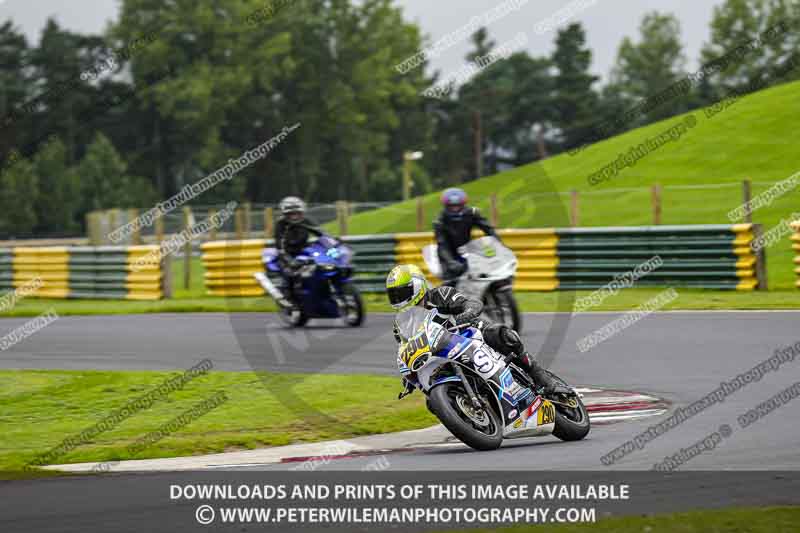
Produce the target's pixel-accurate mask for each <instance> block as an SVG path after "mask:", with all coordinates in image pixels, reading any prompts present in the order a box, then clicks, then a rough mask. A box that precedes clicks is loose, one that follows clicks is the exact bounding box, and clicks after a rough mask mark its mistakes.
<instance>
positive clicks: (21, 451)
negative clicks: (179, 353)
mask: <svg viewBox="0 0 800 533" xmlns="http://www.w3.org/2000/svg"><path fill="white" fill-rule="evenodd" d="M177 375H180V373H177V372H128V371H125V372H119V371H114V372H106V371H103V372H101V371H53V370H44V371H40V370H23V371H20V370H3V371H0V391H2V393H1V394H0V413H2V415H0V420H2V421H3V427H4V431H3V432H0V471H2V472H5V473H6V474H4V475H3V477H5V478H9V477H11V478H14V477H30V476H27V475H23V474H21V471H22V469H23V467H24V465H25V464H27V463H29V462H30V461H32V460H33V459H34V458H35V457H37V456H39V455H40V454H43V453H45V452H47V451H49V450H50V449H51V448H53V447H55V446H58V445H59V444H60V443H61V442H62V441H63V440H64V439H65V438H67V437H70V436H76V435H78V434H80V433H81V432H82V431H83V430H85V429H87V428H89V427H92V426H94V425H95V424H97V423H98V422H100V421H101V420H103V419H104V418H105V417H107V416H109V415H110V414H111V413H113V412H115V411H116V410H117V409H120V408H121V407H123V406H124V405H125V404H126V403H127V402H129V401H131V400H134V399H136V398H139V397H141V396H143V395H144V394H146V393H148V392H149V391H152V390H154V389H155V388H156V387H158V385H159V384H161V383H162V382H164V381H165V380H166V379H169V378H171V377H174V376H177ZM399 388H400V385H399V380H398V379H397V378H395V377H382V376H364V375H331V374H325V375H311V374H303V375H300V374H298V375H294V374H272V373H265V374H261V373H259V374H258V375H256V374H254V373H252V372H217V371H211V372H209V373H208V374H206V375H201V376H199V377H196V378H195V379H193V380H191V381H189V382H188V383H187V384H186V385H185V386H184V387H183V388H182V389H180V390H176V391H174V392H172V393H170V394H168V395H166V397H164V398H163V399H160V400H158V401H156V402H155V403H153V404H152V405H151V406H150V407H149V408H146V409H143V410H141V411H138V412H136V413H135V414H133V416H130V417H129V418H127V419H125V420H123V421H122V422H120V423H119V424H118V425H117V426H115V427H112V428H111V429H110V430H109V431H106V432H104V433H100V434H98V435H96V436H95V437H94V438H92V439H91V440H89V441H87V442H85V443H81V444H80V445H79V446H77V447H76V448H75V449H73V450H72V451H69V452H68V453H66V454H64V455H63V456H61V457H59V458H58V459H57V460H56V461H55V462H56V463H58V464H62V463H78V462H93V461H98V462H101V461H113V460H126V459H149V458H158V457H174V456H188V455H196V454H207V453H216V452H224V451H232V450H245V449H254V448H260V447H265V446H281V445H286V444H293V443H300V442H314V441H323V440H331V439H341V438H349V437H356V436H361V435H371V434H376V433H388V432H394V431H403V430H407V429H419V428H424V427H428V426H431V425H433V424H434V423H435V419H434V418H433V417H432V416H431V415H430V414H429V413H428V411H427V410H426V409H425V406H424V399H423V397H422V395H412V396H411V397H409V398H406V399H404V400H403V401H397V399H396V398H397V392H398V391H399ZM220 392H224V393H225V395H226V396H227V398H228V400H227V401H226V402H223V403H222V404H221V405H219V406H218V407H216V408H214V409H212V410H211V411H209V412H208V413H206V414H205V415H203V416H201V417H199V418H196V419H194V420H193V421H191V423H189V424H188V425H186V426H184V427H182V428H180V429H179V430H178V431H176V432H175V433H172V434H170V435H168V436H167V437H165V438H163V439H162V440H159V441H157V442H155V443H153V444H151V445H150V446H148V447H147V448H145V449H143V450H142V451H140V452H138V453H131V452H129V451H128V450H127V448H128V446H129V445H131V444H132V443H134V442H136V441H137V440H138V439H140V438H142V437H144V436H145V435H147V434H148V433H149V432H152V431H155V430H157V429H159V428H160V427H161V426H162V425H163V424H165V423H167V422H169V421H171V420H173V419H174V418H176V417H178V416H180V415H181V414H183V413H184V412H187V411H188V410H190V409H191V408H192V407H194V406H196V405H197V404H199V403H200V402H202V401H203V400H205V399H208V398H210V397H212V396H214V395H215V394H217V393H220ZM289 395H291V396H292V397H293V398H301V399H302V402H304V403H305V405H300V404H299V403H298V402H297V401H296V400H294V399H292V398H289V397H288V396H289ZM323 416H324V417H331V418H332V419H333V420H335V421H336V423H330V422H327V423H325V422H324V419H323ZM34 475H35V474H34Z"/></svg>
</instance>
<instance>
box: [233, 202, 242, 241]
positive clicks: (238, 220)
mask: <svg viewBox="0 0 800 533" xmlns="http://www.w3.org/2000/svg"><path fill="white" fill-rule="evenodd" d="M243 219H244V216H243V213H242V209H241V208H240V207H238V208H236V211H235V214H234V218H233V223H234V231H235V232H236V240H237V241H241V240H242V236H243V235H244V220H243Z"/></svg>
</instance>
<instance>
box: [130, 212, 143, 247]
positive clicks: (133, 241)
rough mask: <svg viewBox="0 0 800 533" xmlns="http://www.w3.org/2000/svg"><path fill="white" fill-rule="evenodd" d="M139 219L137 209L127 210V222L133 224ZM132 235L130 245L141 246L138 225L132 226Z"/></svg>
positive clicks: (140, 234)
mask: <svg viewBox="0 0 800 533" xmlns="http://www.w3.org/2000/svg"><path fill="white" fill-rule="evenodd" d="M137 218H139V210H138V209H128V222H133V221H134V220H136V219H137ZM134 228H135V229H134V230H133V233H132V234H131V244H142V230H141V229H140V228H139V226H138V225H134Z"/></svg>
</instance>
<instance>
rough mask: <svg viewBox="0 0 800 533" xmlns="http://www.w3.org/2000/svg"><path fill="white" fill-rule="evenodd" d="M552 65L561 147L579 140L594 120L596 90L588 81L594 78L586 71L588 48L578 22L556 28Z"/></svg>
mask: <svg viewBox="0 0 800 533" xmlns="http://www.w3.org/2000/svg"><path fill="white" fill-rule="evenodd" d="M552 61H553V65H554V66H555V67H556V76H555V80H554V96H553V105H554V107H555V115H556V117H555V122H556V124H557V126H558V127H559V129H560V138H561V139H560V140H561V146H562V148H563V149H569V148H573V147H576V146H579V145H581V144H582V142H583V141H584V140H585V139H587V138H589V136H590V131H591V126H592V125H593V124H594V122H596V120H597V117H596V114H595V110H596V108H597V100H598V98H597V94H596V93H595V92H594V90H593V89H592V85H593V84H594V83H595V82H596V81H597V80H598V77H597V76H593V75H592V74H590V72H589V68H590V67H591V63H592V51H591V50H589V49H588V48H586V33H585V32H584V30H583V28H582V27H581V25H580V24H570V25H569V26H568V27H567V28H565V29H563V30H559V31H558V36H557V37H556V49H555V51H554V52H553V58H552Z"/></svg>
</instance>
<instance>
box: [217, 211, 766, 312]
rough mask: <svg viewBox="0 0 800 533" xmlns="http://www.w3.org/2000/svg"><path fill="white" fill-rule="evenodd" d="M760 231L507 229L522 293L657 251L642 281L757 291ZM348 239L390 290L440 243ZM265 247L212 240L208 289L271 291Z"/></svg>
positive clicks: (358, 278)
mask: <svg viewBox="0 0 800 533" xmlns="http://www.w3.org/2000/svg"><path fill="white" fill-rule="evenodd" d="M755 231H756V227H754V226H753V225H751V224H736V225H696V226H639V227H607V228H605V227H604V228H561V229H552V228H539V229H527V230H501V232H500V235H501V236H502V238H503V239H504V241H505V242H506V244H508V245H509V246H511V247H512V249H513V250H514V252H515V253H516V254H517V255H518V257H519V260H520V267H519V270H518V271H517V277H516V279H515V283H514V287H515V290H519V291H551V290H590V289H597V288H600V287H602V286H604V285H606V284H607V283H609V282H611V281H614V280H615V278H618V277H620V276H625V275H630V273H631V272H632V271H633V270H634V269H636V268H637V267H638V266H639V265H641V264H642V263H645V262H646V261H648V260H650V259H652V258H653V257H655V256H658V257H659V259H660V260H661V262H662V264H661V265H660V267H659V268H657V269H656V270H654V271H651V272H649V273H647V274H646V275H644V276H643V277H640V278H639V279H638V280H636V281H635V282H634V285H636V286H642V287H673V286H675V287H697V288H707V289H731V290H732V289H737V290H752V289H754V288H757V287H763V286H764V285H763V284H762V283H763V282H764V280H763V279H762V277H763V264H762V263H760V261H761V259H760V258H759V257H757V255H756V254H754V253H753V251H752V250H751V248H750V245H751V243H752V242H753V239H754V234H755ZM342 240H343V241H344V242H345V243H347V245H348V246H350V247H351V248H352V249H353V252H354V256H353V264H354V268H355V278H354V279H355V283H356V284H357V285H358V287H359V288H360V289H361V290H362V291H363V292H383V290H384V281H385V279H386V275H387V274H388V273H389V271H390V270H391V269H392V267H394V266H395V265H396V264H397V263H400V262H404V263H414V264H417V265H418V266H420V267H422V268H424V265H423V264H422V255H421V249H422V246H424V245H426V244H428V243H430V242H432V234H430V233H413V234H396V235H363V236H349V237H344V238H343V239H342ZM264 245H265V242H264V241H242V242H236V241H232V242H224V241H219V242H214V243H206V244H204V245H203V263H204V265H205V266H206V269H207V270H206V287H207V289H208V292H209V293H210V294H217V295H231V296H245V295H258V294H263V291H262V290H261V289H260V287H258V286H257V284H256V283H255V280H253V278H252V274H253V272H255V271H257V270H258V269H259V268H260V267H261V264H260V253H261V249H262V248H263V246H264ZM223 250H227V252H225V253H223V252H222V251H223ZM245 259H247V260H246V261H245ZM243 265H246V267H243ZM433 281H435V280H433Z"/></svg>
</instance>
